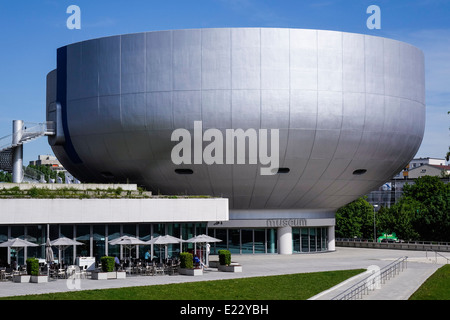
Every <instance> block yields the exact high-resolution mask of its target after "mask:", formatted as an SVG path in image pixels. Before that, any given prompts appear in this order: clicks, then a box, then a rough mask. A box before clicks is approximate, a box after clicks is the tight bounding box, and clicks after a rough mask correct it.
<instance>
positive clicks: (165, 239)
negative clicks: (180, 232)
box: [146, 235, 185, 262]
mask: <svg viewBox="0 0 450 320" xmlns="http://www.w3.org/2000/svg"><path fill="white" fill-rule="evenodd" d="M181 242H185V241H184V240H183V239H180V238H175V237H172V236H169V235H165V236H158V237H156V238H153V239H151V240H149V241H147V242H146V243H147V244H156V245H159V262H162V256H161V247H162V246H166V245H168V244H176V243H181Z"/></svg>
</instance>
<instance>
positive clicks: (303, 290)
mask: <svg viewBox="0 0 450 320" xmlns="http://www.w3.org/2000/svg"><path fill="white" fill-rule="evenodd" d="M364 271H366V270H365V269H356V270H341V271H328V272H313V273H299V274H291V275H280V276H267V277H253V278H241V279H232V280H216V281H199V282H189V283H178V284H167V285H154V286H142V287H127V288H119V289H102V290H86V291H73V292H63V293H49V294H40V295H26V296H17V297H7V298H3V299H4V300H23V299H27V300H306V299H308V298H310V297H312V296H314V295H316V294H318V293H320V292H322V291H324V290H327V289H329V288H331V287H332V286H335V285H337V284H338V283H340V282H342V281H344V280H346V279H348V278H350V277H353V276H355V275H357V274H359V273H361V272H364ZM108 281H113V280H108Z"/></svg>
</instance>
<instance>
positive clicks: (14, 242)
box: [0, 238, 38, 268]
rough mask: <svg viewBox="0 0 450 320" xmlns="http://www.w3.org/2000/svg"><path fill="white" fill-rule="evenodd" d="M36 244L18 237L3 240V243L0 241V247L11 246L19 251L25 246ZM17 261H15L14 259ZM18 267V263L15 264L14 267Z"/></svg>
mask: <svg viewBox="0 0 450 320" xmlns="http://www.w3.org/2000/svg"><path fill="white" fill-rule="evenodd" d="M37 246H38V245H37V244H35V243H32V242H30V241H27V240H23V239H20V238H14V239H10V240H8V241H5V242H3V243H0V247H10V248H13V249H14V250H16V251H20V250H22V249H23V248H25V247H37ZM16 262H17V261H16ZM17 267H18V265H17V266H16V268H17Z"/></svg>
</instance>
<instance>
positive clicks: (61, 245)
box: [50, 237, 84, 265]
mask: <svg viewBox="0 0 450 320" xmlns="http://www.w3.org/2000/svg"><path fill="white" fill-rule="evenodd" d="M50 243H51V245H52V246H55V247H57V248H58V261H59V263H60V264H61V265H62V263H61V251H64V250H66V249H67V248H68V247H70V246H79V245H82V244H84V243H82V242H79V241H75V240H72V239H69V238H67V237H60V238H58V239H55V240H53V241H50Z"/></svg>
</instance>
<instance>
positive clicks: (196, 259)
mask: <svg viewBox="0 0 450 320" xmlns="http://www.w3.org/2000/svg"><path fill="white" fill-rule="evenodd" d="M199 266H200V259H199V258H198V256H197V255H195V256H194V268H198V267H199Z"/></svg>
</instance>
